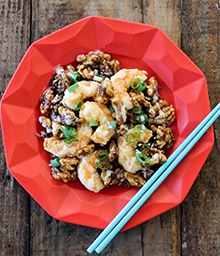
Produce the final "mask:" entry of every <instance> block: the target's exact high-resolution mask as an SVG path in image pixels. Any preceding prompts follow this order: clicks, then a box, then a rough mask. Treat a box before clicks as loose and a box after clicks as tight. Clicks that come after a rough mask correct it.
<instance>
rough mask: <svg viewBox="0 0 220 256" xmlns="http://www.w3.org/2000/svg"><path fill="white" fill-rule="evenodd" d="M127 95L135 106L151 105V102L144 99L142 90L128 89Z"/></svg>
mask: <svg viewBox="0 0 220 256" xmlns="http://www.w3.org/2000/svg"><path fill="white" fill-rule="evenodd" d="M129 95H130V97H131V100H132V103H133V106H134V107H136V108H141V107H142V106H145V107H148V108H149V107H151V103H150V102H149V101H147V100H146V99H145V96H144V94H143V92H139V91H130V92H129Z"/></svg>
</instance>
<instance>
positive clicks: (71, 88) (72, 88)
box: [68, 83, 79, 92]
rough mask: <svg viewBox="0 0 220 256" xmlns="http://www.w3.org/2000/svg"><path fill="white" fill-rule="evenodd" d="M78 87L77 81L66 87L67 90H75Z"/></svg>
mask: <svg viewBox="0 0 220 256" xmlns="http://www.w3.org/2000/svg"><path fill="white" fill-rule="evenodd" d="M78 87H79V84H78V83H75V84H73V85H71V86H70V87H69V88H68V91H69V92H73V91H75V90H76V89H77V88H78Z"/></svg>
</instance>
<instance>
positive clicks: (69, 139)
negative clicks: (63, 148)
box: [63, 136, 78, 144]
mask: <svg viewBox="0 0 220 256" xmlns="http://www.w3.org/2000/svg"><path fill="white" fill-rule="evenodd" d="M63 141H64V142H65V143H66V144H70V143H72V142H76V141H78V139H77V137H76V136H74V137H71V138H66V139H64V140H63Z"/></svg>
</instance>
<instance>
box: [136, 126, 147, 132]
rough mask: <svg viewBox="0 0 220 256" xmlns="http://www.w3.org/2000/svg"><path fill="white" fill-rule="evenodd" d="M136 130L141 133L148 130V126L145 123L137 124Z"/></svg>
mask: <svg viewBox="0 0 220 256" xmlns="http://www.w3.org/2000/svg"><path fill="white" fill-rule="evenodd" d="M134 130H135V131H136V132H137V133H139V134H141V133H144V132H146V130H147V127H146V126H145V125H143V124H137V125H135V126H134Z"/></svg>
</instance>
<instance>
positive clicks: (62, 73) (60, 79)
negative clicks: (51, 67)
mask: <svg viewBox="0 0 220 256" xmlns="http://www.w3.org/2000/svg"><path fill="white" fill-rule="evenodd" d="M70 70H73V68H70V66H68V68H67V69H64V68H63V67H61V66H57V68H56V70H55V71H56V75H55V77H54V79H53V80H52V81H51V85H52V86H54V87H55V89H56V91H57V93H59V94H60V93H63V92H64V91H65V90H66V88H68V87H69V86H70V79H69V77H68V75H67V74H68V72H69V71H70Z"/></svg>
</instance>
